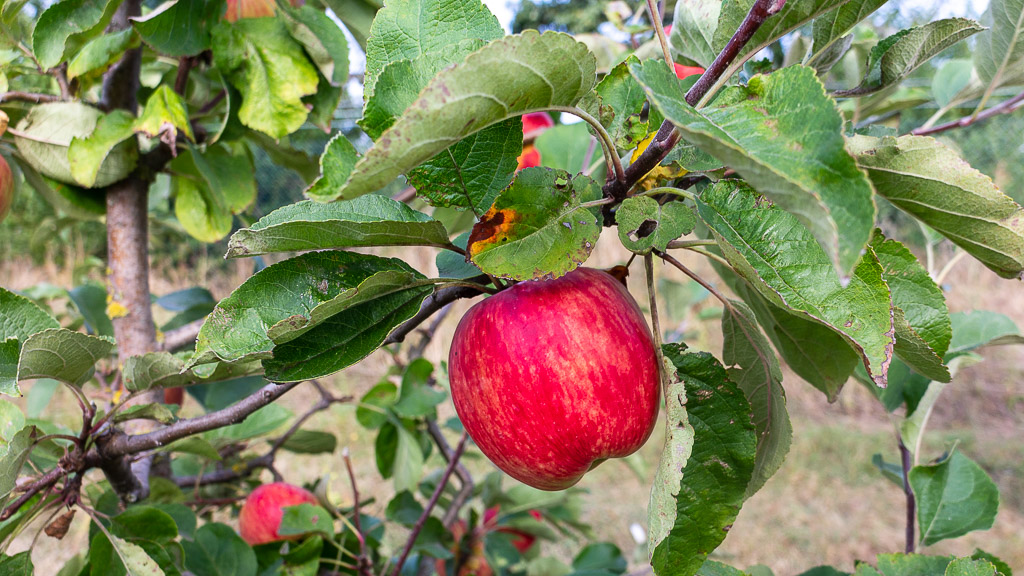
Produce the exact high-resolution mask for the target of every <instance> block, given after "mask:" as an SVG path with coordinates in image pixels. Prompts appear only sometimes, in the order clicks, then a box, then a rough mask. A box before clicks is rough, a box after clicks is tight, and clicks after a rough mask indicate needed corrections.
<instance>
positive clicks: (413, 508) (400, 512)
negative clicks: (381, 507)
mask: <svg viewBox="0 0 1024 576" xmlns="http://www.w3.org/2000/svg"><path fill="white" fill-rule="evenodd" d="M421 515H423V506H422V505H421V504H420V503H419V502H417V501H416V497H415V496H413V495H412V493H411V492H399V493H398V494H395V497H394V498H392V499H391V501H390V502H388V507H387V509H386V510H385V511H384V516H385V518H387V519H388V520H391V521H392V522H398V523H399V524H401V525H403V526H412V525H414V524H416V522H417V521H418V520H419V519H420V516H421Z"/></svg>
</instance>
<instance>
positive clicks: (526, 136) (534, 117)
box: [523, 112, 555, 141]
mask: <svg viewBox="0 0 1024 576" xmlns="http://www.w3.org/2000/svg"><path fill="white" fill-rule="evenodd" d="M554 125H555V121H554V120H552V119H551V116H550V115H548V113H547V112H530V113H529V114H523V140H527V141H528V140H533V139H534V138H536V137H537V136H540V133H541V132H543V131H545V130H547V129H548V128H551V127H552V126H554Z"/></svg>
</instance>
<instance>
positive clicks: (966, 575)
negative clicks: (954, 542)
mask: <svg viewBox="0 0 1024 576" xmlns="http://www.w3.org/2000/svg"><path fill="white" fill-rule="evenodd" d="M997 574H998V571H997V570H996V567H995V566H994V565H993V564H992V563H991V562H989V561H988V560H975V559H973V558H957V559H956V560H953V561H952V562H950V563H949V566H948V567H947V568H946V574H945V576H996V575H997Z"/></svg>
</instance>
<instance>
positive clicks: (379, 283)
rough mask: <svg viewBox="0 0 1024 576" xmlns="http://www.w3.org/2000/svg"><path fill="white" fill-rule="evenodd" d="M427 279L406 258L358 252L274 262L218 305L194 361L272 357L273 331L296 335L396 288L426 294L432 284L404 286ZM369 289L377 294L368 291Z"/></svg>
mask: <svg viewBox="0 0 1024 576" xmlns="http://www.w3.org/2000/svg"><path fill="white" fill-rule="evenodd" d="M422 278H423V276H422V275H420V274H418V273H417V272H416V271H415V270H413V269H412V268H410V267H409V266H408V265H407V264H406V263H404V262H402V261H401V260H398V259H395V258H381V257H379V256H371V255H368V254H356V253H353V252H338V251H326V252H308V253H305V254H302V255H300V256H296V257H295V258H291V259H289V260H284V261H282V262H279V263H277V264H274V265H271V266H268V267H267V268H264V269H263V270H260V271H259V272H257V273H256V274H255V275H253V276H252V277H251V278H249V279H248V280H246V281H245V282H244V283H243V284H242V285H241V286H239V287H238V288H237V289H236V290H235V291H234V292H232V294H231V295H230V296H228V297H227V298H225V299H224V300H221V302H220V303H219V304H218V305H217V307H216V308H215V309H214V311H213V312H212V313H211V314H210V316H209V317H208V318H207V319H206V322H205V323H204V324H203V327H202V328H201V329H200V331H199V336H198V340H197V345H196V354H195V356H194V357H193V359H192V360H191V361H190V363H189V366H193V365H195V364H200V363H205V362H208V361H211V360H213V359H214V358H219V359H221V360H224V361H229V362H235V361H239V360H252V359H265V358H271V357H273V356H274V348H275V341H274V339H273V338H272V336H271V335H269V334H268V332H271V331H274V333H275V335H276V336H277V337H278V338H280V339H282V340H290V339H292V338H294V337H295V336H297V335H298V333H296V332H299V331H303V332H304V331H306V330H309V329H310V328H312V327H314V326H315V325H317V324H319V323H322V322H324V320H326V319H327V318H328V317H329V316H331V315H334V314H338V313H341V312H343V311H345V310H347V309H349V308H350V307H352V305H356V304H362V303H367V302H368V301H369V300H370V299H372V298H373V297H374V296H378V295H383V299H384V301H388V296H391V295H393V294H394V292H395V291H396V290H397V291H398V292H403V291H410V292H413V293H415V294H418V295H420V296H421V297H422V296H425V295H426V293H428V292H430V290H431V288H430V286H423V285H417V286H416V287H415V288H413V289H412V290H403V289H402V288H403V287H404V286H406V285H407V284H409V283H410V282H412V281H414V280H418V279H422ZM380 288H384V289H385V290H388V291H384V292H380V291H379V289H380ZM373 290H378V291H377V292H374V291H373ZM367 291H370V292H371V293H370V294H364V292H367ZM375 307H376V306H374V305H373V304H370V305H369V306H368V307H367V308H359V307H358V306H356V308H354V309H353V311H352V313H350V314H348V315H347V316H346V318H347V319H348V321H350V322H351V321H354V320H355V319H356V318H357V317H358V316H359V314H358V313H359V312H360V311H362V312H363V313H364V314H365V313H367V312H370V310H371V309H372V308H375ZM364 328H365V327H364ZM339 336H352V337H355V336H356V335H355V334H353V335H348V334H339Z"/></svg>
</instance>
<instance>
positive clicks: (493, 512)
mask: <svg viewBox="0 0 1024 576" xmlns="http://www.w3.org/2000/svg"><path fill="white" fill-rule="evenodd" d="M499 510H500V507H498V506H492V507H490V508H488V509H487V510H484V526H485V527H490V526H492V525H493V524H494V523H496V522H497V520H498V512H499ZM530 516H533V517H534V519H535V520H538V521H539V520H541V519H543V518H544V516H542V515H541V513H540V512H538V511H536V510H530ZM497 531H498V532H503V533H505V534H511V535H513V536H515V539H513V540H512V545H513V546H515V547H516V550H519V553H520V554H526V551H527V550H529V549H530V547H531V546H533V543H534V542H536V541H537V537H536V536H534V535H533V534H530V533H529V532H523V531H522V530H517V529H515V528H509V527H507V526H502V527H499V528H498V529H497Z"/></svg>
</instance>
